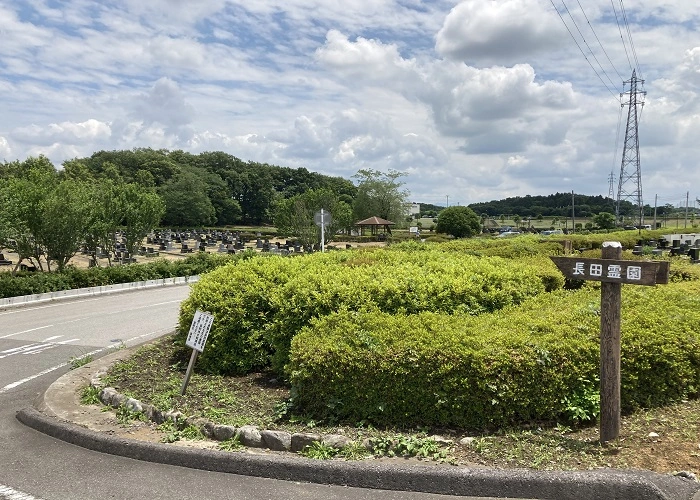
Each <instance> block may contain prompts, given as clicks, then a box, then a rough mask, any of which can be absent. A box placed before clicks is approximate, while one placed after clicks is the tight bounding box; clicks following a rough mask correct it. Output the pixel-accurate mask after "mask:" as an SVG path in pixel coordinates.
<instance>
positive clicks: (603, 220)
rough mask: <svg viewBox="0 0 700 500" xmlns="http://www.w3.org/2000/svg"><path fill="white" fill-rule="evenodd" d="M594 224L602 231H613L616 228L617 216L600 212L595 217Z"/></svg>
mask: <svg viewBox="0 0 700 500" xmlns="http://www.w3.org/2000/svg"><path fill="white" fill-rule="evenodd" d="M593 223H594V224H595V225H596V226H598V227H599V228H600V229H613V228H614V227H615V215H614V214H611V213H609V212H599V213H597V214H596V215H594V216H593Z"/></svg>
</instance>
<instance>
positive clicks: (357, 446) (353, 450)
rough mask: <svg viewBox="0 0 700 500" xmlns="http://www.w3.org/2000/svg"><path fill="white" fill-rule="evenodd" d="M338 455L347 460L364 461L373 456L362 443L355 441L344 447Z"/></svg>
mask: <svg viewBox="0 0 700 500" xmlns="http://www.w3.org/2000/svg"><path fill="white" fill-rule="evenodd" d="M338 455H339V456H341V457H343V458H344V459H345V460H364V459H365V458H367V457H369V456H371V455H372V454H371V453H370V451H369V450H368V449H367V448H365V447H364V446H362V443H358V442H357V441H353V442H351V443H350V444H348V445H346V446H343V448H341V449H340V451H339V453H338Z"/></svg>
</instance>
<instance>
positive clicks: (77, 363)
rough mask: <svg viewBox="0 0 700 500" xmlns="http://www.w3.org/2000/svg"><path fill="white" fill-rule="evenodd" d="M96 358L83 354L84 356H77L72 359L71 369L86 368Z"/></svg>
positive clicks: (70, 361)
mask: <svg viewBox="0 0 700 500" xmlns="http://www.w3.org/2000/svg"><path fill="white" fill-rule="evenodd" d="M93 359H94V358H93V357H92V355H90V354H83V355H82V356H76V357H73V358H70V360H69V363H70V368H71V370H75V369H76V368H80V367H81V366H85V365H86V364H88V363H89V362H91V361H92V360H93Z"/></svg>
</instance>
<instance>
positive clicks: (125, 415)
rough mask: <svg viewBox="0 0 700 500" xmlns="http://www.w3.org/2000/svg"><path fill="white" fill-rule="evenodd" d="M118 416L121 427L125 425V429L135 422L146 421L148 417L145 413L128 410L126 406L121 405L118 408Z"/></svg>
mask: <svg viewBox="0 0 700 500" xmlns="http://www.w3.org/2000/svg"><path fill="white" fill-rule="evenodd" d="M116 414H117V422H119V425H123V426H125V427H126V426H128V425H131V423H132V422H134V421H135V420H140V421H145V420H146V416H145V415H144V414H143V413H141V412H139V411H134V410H132V409H130V408H127V407H126V406H125V405H120V406H119V407H118V408H117V411H116Z"/></svg>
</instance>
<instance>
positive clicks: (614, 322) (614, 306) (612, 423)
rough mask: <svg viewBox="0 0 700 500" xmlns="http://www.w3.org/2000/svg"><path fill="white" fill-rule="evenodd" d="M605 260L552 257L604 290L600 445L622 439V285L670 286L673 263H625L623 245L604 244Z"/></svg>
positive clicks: (567, 270) (561, 267)
mask: <svg viewBox="0 0 700 500" xmlns="http://www.w3.org/2000/svg"><path fill="white" fill-rule="evenodd" d="M602 257H603V258H602V259H584V258H578V257H550V259H552V261H553V262H554V264H556V266H557V267H558V268H559V270H560V271H561V272H562V274H563V275H564V276H565V277H567V278H569V279H572V280H576V279H578V280H593V281H601V282H602V284H601V286H600V441H601V442H602V443H605V442H607V441H612V440H615V439H618V438H619V436H620V407H621V403H620V401H621V398H620V381H621V377H620V316H621V314H620V307H621V303H622V295H621V291H622V284H631V285H662V284H666V283H668V275H669V262H667V261H652V262H649V261H637V260H621V259H620V257H622V245H621V244H620V242H617V241H606V242H604V243H603V251H602Z"/></svg>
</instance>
